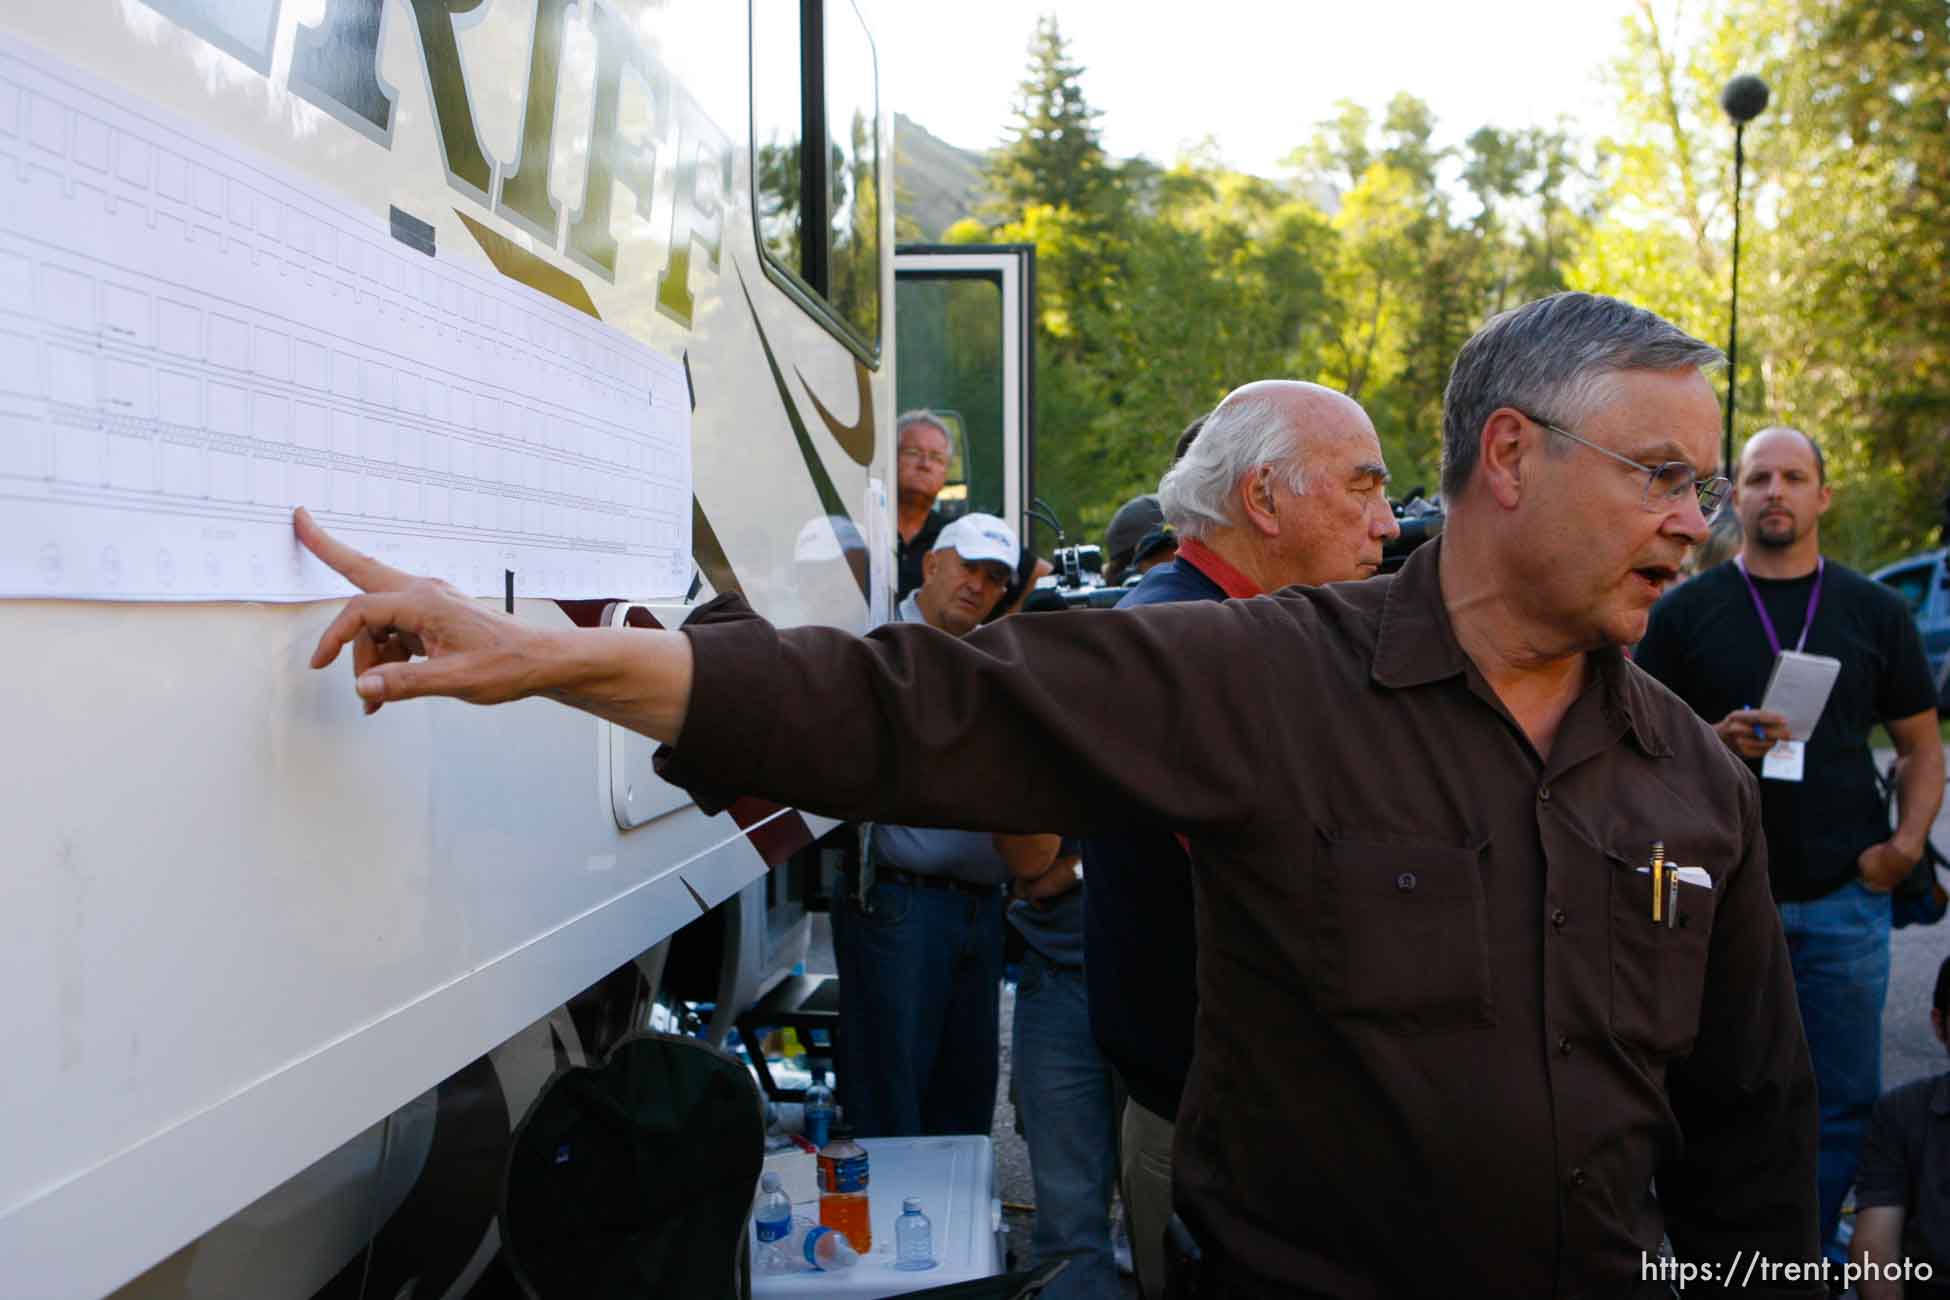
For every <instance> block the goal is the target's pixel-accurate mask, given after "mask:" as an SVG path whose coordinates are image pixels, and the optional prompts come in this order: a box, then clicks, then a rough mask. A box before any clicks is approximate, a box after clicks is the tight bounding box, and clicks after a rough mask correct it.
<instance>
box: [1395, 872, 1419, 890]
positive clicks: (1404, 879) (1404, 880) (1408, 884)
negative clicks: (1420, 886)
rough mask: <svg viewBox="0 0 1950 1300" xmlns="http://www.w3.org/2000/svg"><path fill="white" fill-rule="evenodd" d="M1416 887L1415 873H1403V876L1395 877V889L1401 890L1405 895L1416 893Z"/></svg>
mask: <svg viewBox="0 0 1950 1300" xmlns="http://www.w3.org/2000/svg"><path fill="white" fill-rule="evenodd" d="M1415 885H1416V880H1415V873H1414V872H1413V871H1404V872H1402V874H1401V875H1399V876H1396V877H1395V888H1396V889H1399V890H1400V891H1401V892H1402V893H1404V894H1412V893H1414V892H1415Z"/></svg>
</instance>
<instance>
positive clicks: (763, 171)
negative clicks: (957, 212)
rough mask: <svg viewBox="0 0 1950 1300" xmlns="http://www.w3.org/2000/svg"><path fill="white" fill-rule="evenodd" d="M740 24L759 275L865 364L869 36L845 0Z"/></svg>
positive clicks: (758, 2)
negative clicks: (746, 34)
mask: <svg viewBox="0 0 1950 1300" xmlns="http://www.w3.org/2000/svg"><path fill="white" fill-rule="evenodd" d="M751 18H752V193H753V203H752V211H753V215H754V218H755V220H756V221H757V224H758V237H759V245H760V247H761V248H762V249H763V250H764V252H765V258H766V269H767V270H768V271H769V272H770V273H771V274H772V276H773V278H774V279H776V280H779V281H780V282H781V283H782V284H784V285H785V287H786V288H787V289H788V290H790V291H792V292H793V293H794V296H795V297H797V298H799V299H800V300H801V302H803V303H804V304H805V305H806V306H807V307H808V308H810V309H811V310H812V311H813V312H814V313H815V314H816V315H819V316H821V317H823V318H824V319H826V320H827V321H828V323H830V324H832V325H834V326H835V327H836V330H837V332H838V333H839V334H840V336H841V337H842V338H843V339H845V340H846V341H847V343H848V344H849V345H850V346H851V347H853V349H854V350H855V351H856V352H859V353H861V355H862V356H863V357H865V358H866V359H867V360H868V361H872V360H874V359H875V358H876V357H877V355H878V354H879V351H880V317H881V302H880V271H881V256H882V250H881V247H880V107H879V99H878V94H877V91H876V89H875V76H876V73H875V64H874V50H873V40H872V38H871V37H870V36H869V35H868V33H867V29H866V27H865V26H864V25H863V24H862V22H861V20H860V15H859V13H858V12H857V11H856V10H855V9H854V7H853V5H852V3H851V2H850V0H752V4H751ZM808 141H820V142H822V145H823V147H819V146H814V147H808V145H807V142H808Z"/></svg>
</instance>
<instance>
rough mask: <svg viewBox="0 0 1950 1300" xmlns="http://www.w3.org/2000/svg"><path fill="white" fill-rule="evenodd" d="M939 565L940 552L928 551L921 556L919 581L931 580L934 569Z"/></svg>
mask: <svg viewBox="0 0 1950 1300" xmlns="http://www.w3.org/2000/svg"><path fill="white" fill-rule="evenodd" d="M940 567H941V552H939V551H929V552H927V553H926V554H924V555H923V556H921V581H922V582H923V583H929V582H933V581H934V571H935V570H936V569H938V568H940Z"/></svg>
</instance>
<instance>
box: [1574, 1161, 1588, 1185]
mask: <svg viewBox="0 0 1950 1300" xmlns="http://www.w3.org/2000/svg"><path fill="white" fill-rule="evenodd" d="M1585 1181H1586V1178H1585V1172H1584V1167H1583V1166H1582V1165H1580V1166H1579V1167H1578V1168H1576V1169H1573V1170H1572V1171H1571V1186H1573V1187H1583V1186H1584V1184H1585Z"/></svg>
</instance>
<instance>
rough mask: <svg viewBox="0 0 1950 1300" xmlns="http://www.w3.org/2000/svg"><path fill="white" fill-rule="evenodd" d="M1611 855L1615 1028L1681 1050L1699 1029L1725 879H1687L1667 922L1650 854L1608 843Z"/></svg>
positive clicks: (1646, 1044)
mask: <svg viewBox="0 0 1950 1300" xmlns="http://www.w3.org/2000/svg"><path fill="white" fill-rule="evenodd" d="M1605 861H1606V864H1607V866H1608V867H1609V868H1610V873H1611V1030H1612V1036H1613V1037H1615V1038H1617V1039H1618V1040H1619V1041H1621V1042H1624V1043H1627V1044H1630V1045H1632V1046H1634V1047H1638V1048H1641V1049H1643V1050H1645V1051H1647V1052H1650V1053H1652V1054H1653V1055H1655V1056H1683V1055H1684V1054H1685V1053H1687V1052H1688V1051H1691V1050H1692V1046H1693V1040H1694V1039H1695V1038H1697V1037H1698V1036H1699V1012H1700V995H1701V993H1702V991H1703V990H1704V988H1705V984H1706V960H1707V954H1708V950H1709V949H1710V947H1711V945H1712V939H1713V911H1714V906H1715V904H1716V903H1717V902H1718V901H1719V886H1720V882H1719V881H1718V880H1715V881H1714V882H1713V887H1712V888H1708V887H1706V886H1704V885H1695V884H1691V883H1689V882H1686V881H1681V882H1680V885H1679V902H1678V904H1677V906H1676V908H1675V915H1674V916H1673V917H1672V919H1671V924H1670V925H1668V924H1667V922H1666V917H1665V914H1664V903H1663V902H1662V903H1661V913H1660V919H1659V920H1658V921H1657V922H1654V921H1653V919H1652V873H1651V872H1650V871H1644V870H1641V869H1640V868H1642V867H1645V866H1647V865H1649V856H1646V855H1641V856H1640V857H1639V858H1638V859H1637V860H1636V861H1635V860H1633V858H1631V857H1630V856H1628V855H1626V854H1625V853H1622V852H1620V851H1618V850H1616V849H1607V850H1605ZM1672 865H1673V863H1671V862H1669V863H1668V866H1669V867H1670V866H1672ZM1671 897H1672V895H1671V894H1670V893H1669V894H1668V895H1667V898H1671Z"/></svg>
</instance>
